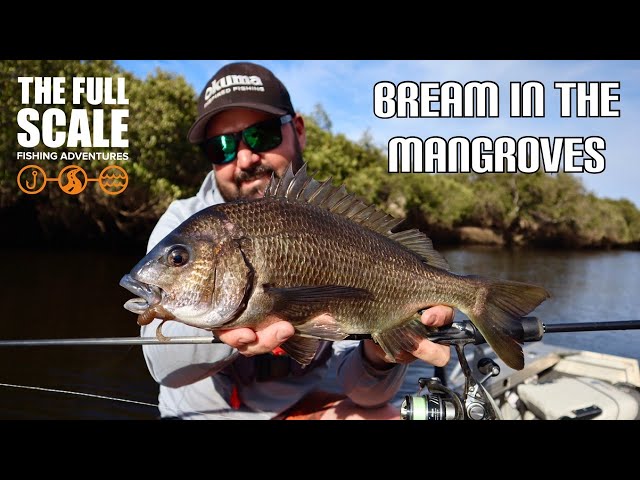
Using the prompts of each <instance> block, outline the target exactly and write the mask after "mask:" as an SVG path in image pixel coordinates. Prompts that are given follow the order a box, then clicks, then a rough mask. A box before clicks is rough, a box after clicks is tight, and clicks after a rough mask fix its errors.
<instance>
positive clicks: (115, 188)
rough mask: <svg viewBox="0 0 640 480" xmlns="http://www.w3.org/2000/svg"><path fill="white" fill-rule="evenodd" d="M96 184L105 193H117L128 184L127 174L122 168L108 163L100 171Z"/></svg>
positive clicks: (122, 190)
mask: <svg viewBox="0 0 640 480" xmlns="http://www.w3.org/2000/svg"><path fill="white" fill-rule="evenodd" d="M98 184H99V185H100V188H101V189H102V191H103V192H104V193H106V194H107V195H118V194H119V193H122V192H124V189H125V188H127V185H129V176H128V175H127V172H125V170H124V168H122V167H119V166H117V165H110V166H108V167H106V168H104V169H103V170H102V172H100V176H99V177H98Z"/></svg>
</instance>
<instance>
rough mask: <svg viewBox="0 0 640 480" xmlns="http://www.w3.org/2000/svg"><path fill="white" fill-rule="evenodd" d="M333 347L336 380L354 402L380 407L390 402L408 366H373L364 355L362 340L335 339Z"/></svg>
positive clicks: (395, 364) (368, 406)
mask: <svg viewBox="0 0 640 480" xmlns="http://www.w3.org/2000/svg"><path fill="white" fill-rule="evenodd" d="M333 349H334V355H335V358H334V362H336V363H335V368H336V380H337V382H338V384H339V385H340V387H341V388H342V390H343V391H344V393H345V395H347V396H348V397H349V398H350V399H351V401H352V402H353V403H355V404H356V405H360V406H361V407H365V408H375V407H380V406H382V405H384V404H385V403H388V402H390V401H391V400H392V399H393V397H394V396H395V395H396V393H398V390H400V387H401V386H402V383H403V381H404V377H405V375H406V373H407V365H405V364H397V363H390V364H389V366H388V368H384V369H380V368H377V367H375V366H373V365H372V364H371V363H370V362H369V361H368V360H367V359H366V357H365V356H364V345H363V343H362V342H357V341H340V342H334V343H333Z"/></svg>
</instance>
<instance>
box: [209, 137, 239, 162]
mask: <svg viewBox="0 0 640 480" xmlns="http://www.w3.org/2000/svg"><path fill="white" fill-rule="evenodd" d="M236 150H237V145H236V139H235V138H234V137H233V135H220V136H217V137H214V138H210V139H209V140H207V142H206V144H205V151H206V153H207V156H208V157H209V160H211V162H212V163H216V164H221V163H227V162H230V161H231V160H233V159H234V158H235V157H236Z"/></svg>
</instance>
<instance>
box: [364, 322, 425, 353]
mask: <svg viewBox="0 0 640 480" xmlns="http://www.w3.org/2000/svg"><path fill="white" fill-rule="evenodd" d="M429 333H430V330H429V327H427V326H425V325H423V324H422V323H421V322H420V320H412V321H411V322H409V323H408V324H407V325H405V326H402V327H399V328H394V329H393V330H387V331H384V332H377V333H372V334H371V338H373V339H374V340H375V342H376V343H377V344H378V345H380V347H381V348H382V350H384V353H386V354H387V355H388V356H389V358H393V359H394V360H396V359H397V358H398V356H399V355H400V354H401V353H402V352H409V353H411V352H413V351H415V350H416V349H417V348H418V344H419V343H420V341H422V340H423V339H425V338H427V337H428V335H429Z"/></svg>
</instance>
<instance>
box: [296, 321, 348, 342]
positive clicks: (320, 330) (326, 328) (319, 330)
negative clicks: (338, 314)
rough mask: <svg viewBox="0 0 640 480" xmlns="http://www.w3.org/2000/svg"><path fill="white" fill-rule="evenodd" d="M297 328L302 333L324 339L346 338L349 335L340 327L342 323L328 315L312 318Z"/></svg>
mask: <svg viewBox="0 0 640 480" xmlns="http://www.w3.org/2000/svg"><path fill="white" fill-rule="evenodd" d="M296 330H297V331H298V332H300V333H301V334H302V335H306V336H308V337H316V338H322V339H324V340H334V341H335V340H344V339H345V338H347V337H348V336H349V334H348V333H345V332H344V331H342V330H341V329H340V325H339V324H338V322H336V320H335V319H334V318H331V317H326V316H322V317H317V318H312V319H311V320H309V321H307V322H305V323H303V324H302V325H297V326H296Z"/></svg>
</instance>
